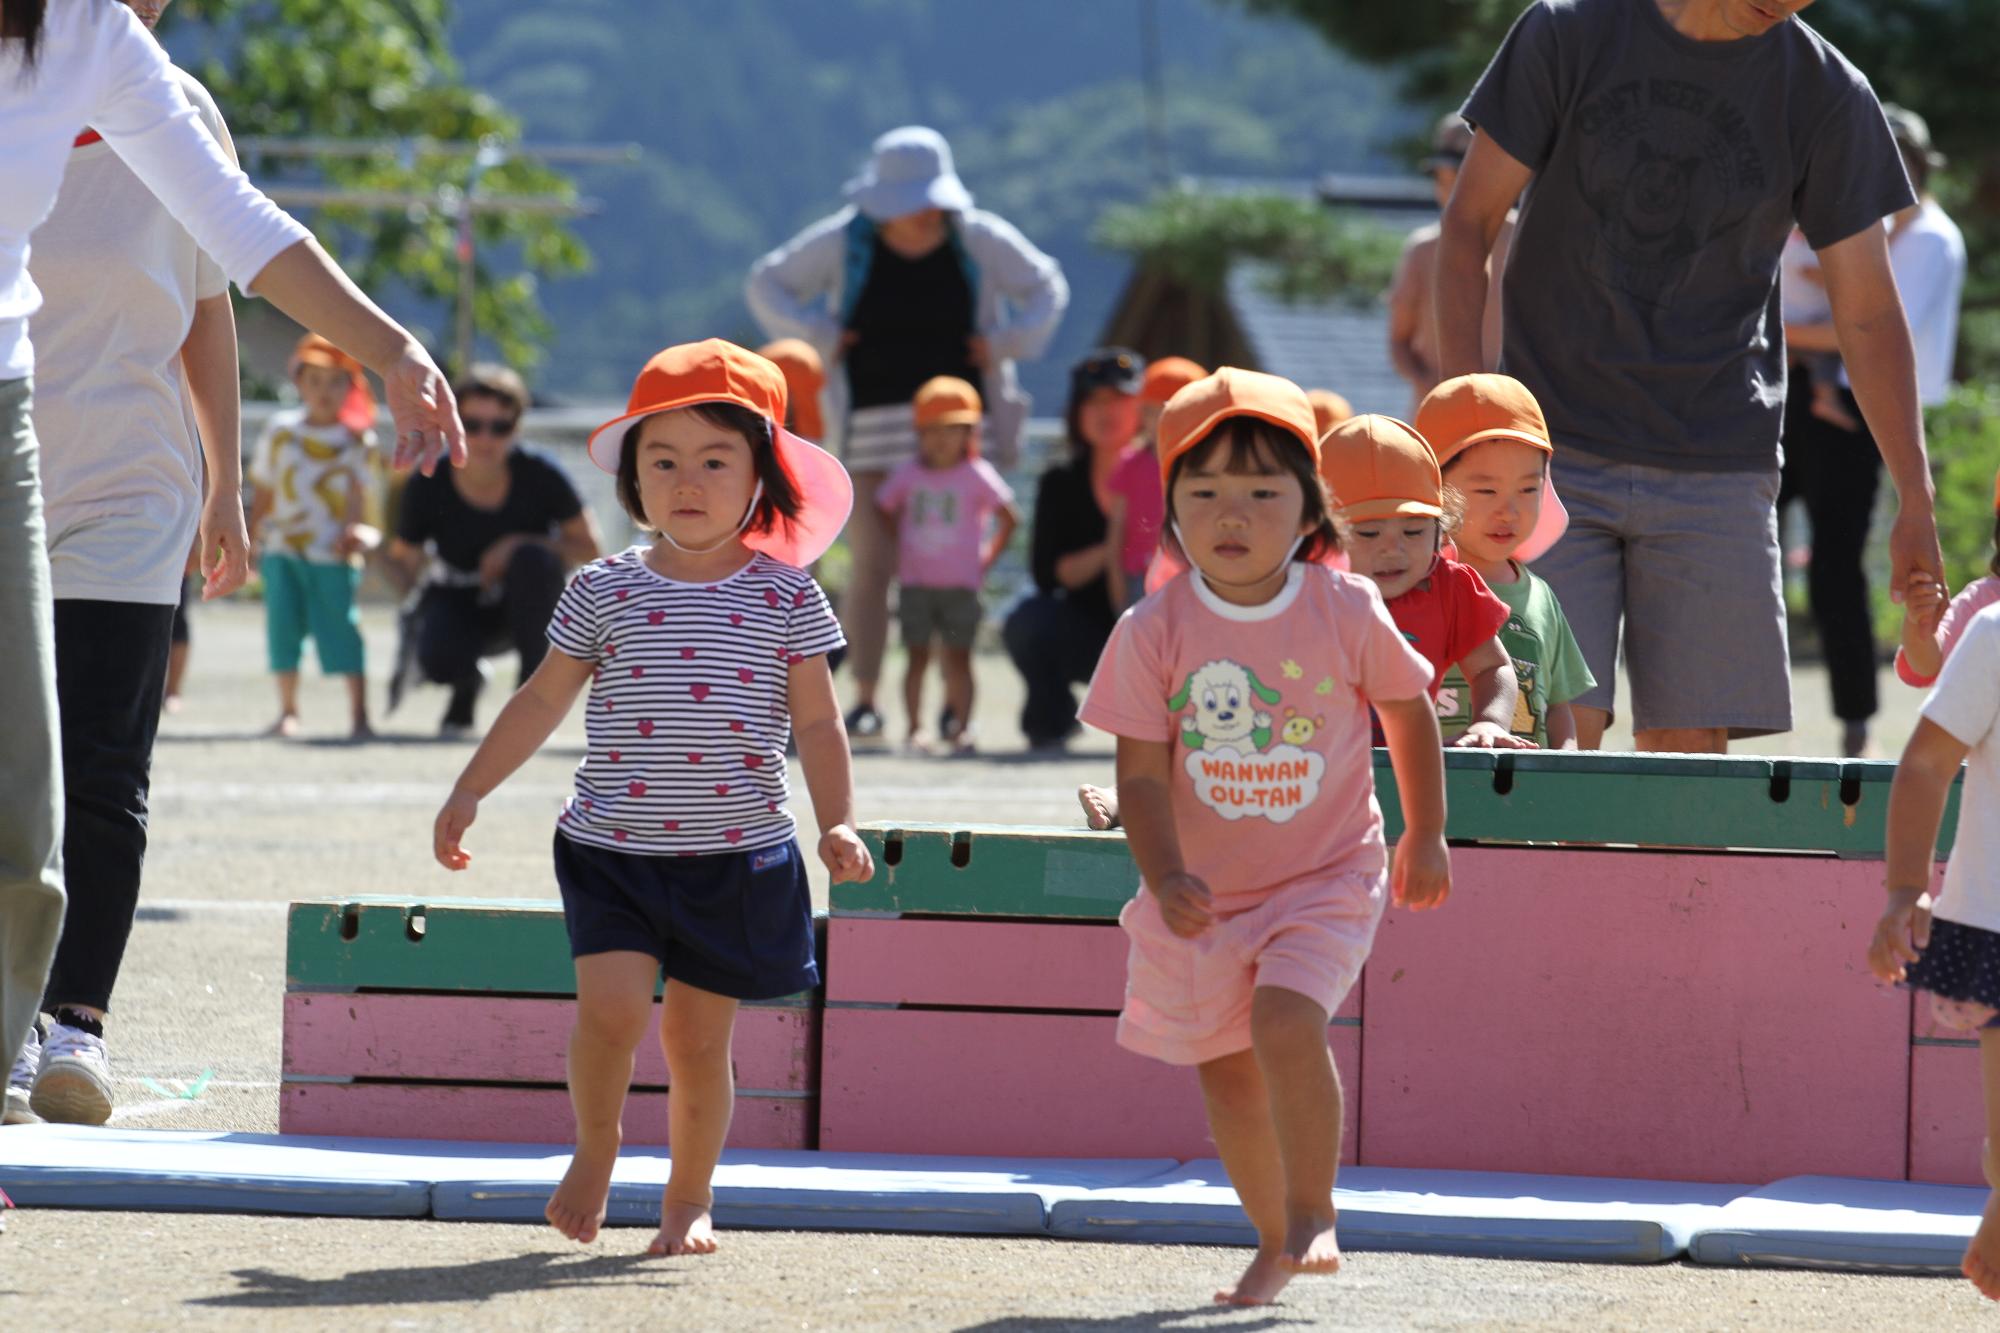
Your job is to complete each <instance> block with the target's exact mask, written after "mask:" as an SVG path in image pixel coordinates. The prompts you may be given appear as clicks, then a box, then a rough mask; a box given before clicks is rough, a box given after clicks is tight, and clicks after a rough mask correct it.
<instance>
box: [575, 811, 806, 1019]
mask: <svg viewBox="0 0 2000 1333" xmlns="http://www.w3.org/2000/svg"><path fill="white" fill-rule="evenodd" d="M555 854H556V884H557V886H558V887H560V888H561V890H562V901H563V921H564V923H565V924H566V925H567V926H568V927H569V951H570V956H571V957H573V958H581V957H582V956H583V955H585V954H593V953H609V952H612V951H614V950H630V951H632V952H634V953H649V954H651V955H653V957H655V958H657V959H659V960H660V968H661V970H662V971H664V972H665V973H666V975H667V977H668V978H669V979H670V980H673V981H679V982H682V983H684V984H686V985H689V986H694V987H697V988H699V989H701V990H705V991H712V992H713V993H715V994H717V995H727V996H730V997H731V998H733V999H738V1000H775V999H777V998H779V997H780V996H785V995H795V994H797V993H798V992H800V991H807V990H812V989H814V988H815V987H817V986H818V985H819V964H818V963H817V962H816V961H815V960H814V957H813V919H812V890H811V889H810V888H809V887H808V886H807V883H806V867H805V860H804V858H803V857H802V856H801V855H800V853H799V844H798V842H797V840H793V841H790V842H781V843H779V844H777V845H776V846H773V847H762V848H758V849H757V850H755V851H747V852H720V853H717V854H715V855H712V856H643V855H638V854H635V853H631V852H614V851H610V850H608V849H606V848H603V847H593V846H591V845H590V844H588V843H582V842H575V841H572V840H571V839H570V838H569V837H568V836H566V835H564V834H562V833H557V834H556V848H555Z"/></svg>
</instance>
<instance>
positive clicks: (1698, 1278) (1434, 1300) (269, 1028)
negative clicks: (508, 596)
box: [0, 604, 1987, 1331]
mask: <svg viewBox="0 0 2000 1333" xmlns="http://www.w3.org/2000/svg"><path fill="white" fill-rule="evenodd" d="M196 617H197V618H196V625H195V630H196V646H195V654H196V656H195V662H194V667H193V671H192V673H191V676H190V697H189V700H188V705H187V707H186V709H185V710H184V711H183V712H182V713H180V714H179V715H177V716H175V717H173V718H170V719H169V720H168V722H167V725H166V727H165V728H164V730H163V733H162V737H161V742H160V747H159V754H158V758H157V762H156V766H155V787H154V796H155V816H154V826H153V827H154V833H153V850H152V855H151V858H150V860H149V863H148V866H147V875H146V895H145V900H144V904H143V905H142V907H141V909H140V914H139V922H138V925H137V927H136V929H135V930H134V933H133V938H132V948H131V952H130V954H129V955H128V958H127V961H126V966H125V971H124V974H123V977H122V978H121V980H120V983H119V992H118V999H117V1007H116V1009H115V1011H114V1013H113V1019H112V1027H111V1034H112V1040H113V1052H114V1058H115V1061H116V1069H117V1073H118V1075H119V1078H118V1095H119V1099H120V1110H119V1112H118V1116H117V1123H119V1124H123V1125H134V1126H137V1125H148V1126H159V1127H163V1128H164V1127H189V1128H209V1129H238V1130H251V1131H262V1132H269V1131H273V1130H275V1129H276V1128H277V1078H278V1036H279V1006H280V994H281V992H282V989H283V978H284V942H283V921H284V917H283V904H284V902H285V901H287V900H288V899H291V898H295V897H315V896H328V895H337V894H343V893H355V892H369V893H412V894H422V895H432V896H437V895H443V894H447V893H452V894H463V895H479V896H520V897H535V898H546V897H550V896H552V895H553V887H552V885H551V884H550V882H549V875H548V841H549V835H550V827H551V825H550V821H551V818H552V816H553V811H554V808H555V805H556V802H557V801H558V800H559V799H560V795H561V793H562V791H563V790H564V787H565V784H566V781H567V777H568V772H569V770H570V768H571V767H573V766H574V764H575V762H576V758H577V755H578V753H579V751H580V746H581V742H582V734H581V728H580V726H578V725H577V724H575V723H571V724H569V725H567V726H566V727H565V728H564V730H563V731H562V732H561V733H560V734H559V735H558V737H557V739H556V741H555V742H554V743H553V744H552V745H551V747H550V749H549V750H548V751H546V752H545V753H543V754H542V755H540V756H538V757H537V758H536V759H534V760H533V761H531V762H530V763H529V764H528V765H527V767H526V768H524V769H523V770H522V772H521V773H520V774H519V775H518V776H517V777H516V778H515V779H514V781H513V782H512V783H511V784H509V785H508V786H507V787H505V788H503V789H502V790H501V791H500V792H499V793H498V794H497V795H496V796H495V797H494V798H493V799H492V800H491V801H489V802H488V803H487V806H486V808H485V810H484V811H483V813H482V817H481V820H480V823H479V824H478V825H477V826H476V827H475V829H474V830H473V834H472V838H471V841H470V843H469V846H470V847H471V848H472V850H473V852H474V854H475V856H476V858H477V860H476V864H475V868H474V869H473V870H472V871H471V872H469V873H468V874H466V875H461V876H456V877H454V876H449V875H447V874H446V873H445V872H444V871H442V870H440V869H439V868H438V867H437V866H436V865H434V864H433V863H432V862H431V860H430V857H429V850H428V849H429V829H430V821H431V817H432V815H433V813H434V812H435V810H436V806H437V803H438V801H439V799H440V798H441V797H442V795H443V794H444V792H445V790H446V788H447V787H448V786H449V784H450V781H451V779H452V777H453V776H454V775H455V774H456V772H457V770H458V767H459V766H460V765H461V764H462V763H463V762H464V759H465V757H466V755H467V754H468V753H469V752H470V749H469V746H468V745H467V744H465V743H441V742H437V741H434V740H431V739H430V738H429V732H430V730H431V726H432V724H433V723H434V722H435V720H436V718H437V715H438V714H439V713H440V712H441V711H442V708H443V704H444V700H443V696H442V694H441V693H439V692H437V691H423V692H420V693H418V694H417V695H416V696H415V697H414V698H413V699H412V700H410V701H408V702H406V703H405V705H404V708H403V711H402V712H401V713H399V714H398V715H397V716H395V717H393V718H390V719H387V720H386V724H385V727H386V732H387V734H386V735H385V737H384V738H383V739H382V740H381V741H379V742H377V743H374V744H371V745H366V746H351V745H347V744H345V743H343V742H342V741H341V740H340V734H341V732H342V731H343V730H344V726H343V725H342V723H343V717H342V702H341V697H340V693H339V689H338V686H337V684H330V683H328V682H325V681H320V680H317V679H310V678H309V680H308V682H307V688H306V691H305V707H306V710H307V711H306V725H307V734H306V736H305V738H304V739H302V740H299V741H295V742H290V743H278V742H272V741H266V740H260V739H258V738H257V737H256V733H257V732H258V731H259V730H260V729H261V728H262V727H263V726H264V725H265V724H266V723H267V722H268V721H269V720H270V715H271V710H272V707H273V704H272V696H271V693H270V689H269V685H268V682H267V681H266V680H265V679H264V677H263V675H262V656H263V654H262V645H261V620H260V617H259V611H258V608H256V607H255V606H254V605H250V604H231V605H227V606H223V607H203V608H199V609H198V610H197V613H196ZM366 619H367V628H368V631H369V649H370V654H371V657H370V660H371V662H373V663H375V664H376V672H377V674H378V676H379V674H380V672H381V669H382V664H385V663H386V662H387V661H388V660H389V653H390V650H391V643H390V639H389V622H388V617H387V615H386V613H384V612H383V611H382V610H381V609H380V608H374V607H371V608H369V609H368V612H367V614H366ZM981 680H982V685H983V686H984V687H985V689H986V691H987V692H986V694H985V695H984V697H983V699H982V702H981V705H980V709H979V715H980V716H979V721H980V726H981V733H982V735H983V736H984V738H985V740H986V743H987V745H988V748H989V750H990V751H991V753H990V754H989V755H988V756H986V757H984V758H981V759H977V760H963V761H959V760H955V761H938V760H921V759H909V758H904V757H901V756H897V755H890V754H876V755H863V756H860V757H858V758H857V765H856V767H857V776H858V781H859V783H860V789H861V797H862V809H863V817H864V818H881V817H887V816H890V815H895V816H898V817H905V818H910V819H923V818H936V819H953V818H957V819H963V818H965V817H966V815H967V812H968V811H971V810H975V809H976V810H978V811H979V817H980V818H981V819H985V820H997V821H1004V822H1020V823H1051V822H1062V823H1067V822H1071V821H1072V820H1073V818H1074V811H1075V805H1074V803H1073V800H1072V797H1071V794H1070V793H1071V792H1072V790H1073V788H1074V786H1075V784H1076V783H1077V782H1079V781H1084V780H1092V779H1101V778H1102V777H1104V776H1105V775H1106V774H1107V772H1108V768H1109V746H1108V743H1106V742H1105V741H1104V740H1103V738H1101V737H1100V738H1087V739H1085V740H1083V741H1081V742H1080V743H1079V744H1078V745H1077V747H1076V749H1075V750H1074V752H1073V753H1072V754H1071V755H1070V756H1068V757H1066V758H1063V759H1059V760H1051V761H1041V762H1037V761H1031V760H1028V759H1027V758H1025V757H1024V756H1022V755H1020V754H1019V753H1018V749H1019V737H1018V734H1017V733H1016V731H1015V729H1014V727H1013V726H1012V723H1011V717H1012V712H1013V709H1014V708H1015V707H1016V706H1017V704H1018V690H1017V688H1016V686H1015V685H1014V682H1013V676H1012V673H1011V671H1009V670H1008V669H1007V668H1006V666H1005V664H1004V662H1001V661H998V660H987V661H984V662H982V677H981ZM1884 688H1885V695H1886V698H1885V702H1886V703H1887V704H1888V706H1889V709H1890V712H1889V713H1888V715H1887V716H1885V717H1884V718H1883V720H1882V725H1881V729H1880V734H1881V736H1882V738H1883V740H1884V741H1885V742H1886V743H1887V744H1888V745H1889V746H1890V747H1892V752H1893V747H1894V746H1896V745H1899V744H1900V741H1901V739H1902V737H1903V735H1905V734H1906V733H1907V729H1908V727H1909V726H1910V724H1911V719H1912V718H1913V717H1914V715H1915V709H1916V704H1917V702H1918V699H1917V696H1916V693H1915V692H1914V691H1908V690H1904V689H1902V687H1900V686H1897V685H1895V684H1894V683H1893V682H1891V683H1888V684H1885V687H1884ZM1797 692H1798V695H1799V705H1800V711H1801V715H1802V721H1801V729H1800V730H1799V731H1798V732H1795V733H1793V734H1792V735H1791V736H1788V737H1781V738H1777V739H1775V740H1774V741H1771V742H1766V743H1765V744H1766V745H1767V746H1769V747H1770V748H1771V749H1772V750H1773V751H1785V752H1790V753H1800V754H1827V753H1831V752H1832V746H1833V744H1834V736H1835V732H1834V726H1833V723H1832V721H1831V720H1830V719H1829V718H1828V717H1826V716H1825V712H1824V707H1825V705H1824V696H1825V681H1824V677H1823V676H1822V675H1821V674H1819V673H1817V672H1811V671H1805V672H1801V673H1800V677H1799V680H1798V682H1797ZM498 693H499V692H498V691H495V695H496V698H494V699H491V700H489V701H488V702H487V705H486V706H485V708H484V709H483V710H482V714H483V716H486V717H490V716H491V713H492V711H493V708H494V707H495V706H497V695H498ZM379 721H380V720H378V722H379ZM1615 739H1616V738H1614V740H1615ZM796 785H797V784H796V783H795V787H796ZM816 892H818V893H819V894H820V895H821V896H822V900H823V894H824V885H823V883H820V884H818V885H816ZM204 1078H205V1079H206V1083H205V1084H204V1085H202V1086H201V1087H200V1091H199V1095H198V1096H195V1097H194V1098H192V1099H189V1098H187V1097H185V1096H183V1095H181V1094H183V1093H185V1092H186V1091H188V1090H190V1089H193V1088H194V1087H195V1086H196V1085H197V1084H198V1083H200V1082H201V1080H203V1079H204ZM0 1132H4V1131H0ZM645 1240H646V1233H645V1232H643V1231H638V1230H623V1229H621V1230H612V1231H609V1232H607V1233H606V1236H605V1237H604V1238H603V1239H601V1240H600V1241H599V1242H598V1243H597V1244H596V1245H595V1246H592V1247H590V1248H588V1249H579V1248H577V1247H566V1246H565V1245H564V1244H563V1243H562V1242H560V1241H559V1240H557V1239H556V1238H555V1237H554V1236H552V1235H550V1234H548V1233H546V1232H543V1231H541V1230H539V1229H536V1228H531V1227H521V1226H490V1225H475V1224H461V1223H436V1222H368V1221H346V1220H335V1219H279V1218H261V1217H229V1216H189V1215H176V1216H169V1215H162V1214H136V1213H88V1212H55V1211H39V1210H28V1211H22V1212H16V1213H13V1214H11V1215H10V1229H9V1231H8V1232H7V1234H6V1236H5V1238H4V1239H0V1329H11V1328H15V1327H19V1328H22V1329H42V1328H62V1327H105V1328H110V1327H115V1328H128V1327H132V1328H136V1327H156V1326H160V1325H164V1324H169V1323H175V1324H179V1323H191V1324H200V1325H210V1324H213V1325H219V1326H232V1327H256V1328H259V1329H292V1328H299V1329H304V1328H322V1327H326V1326H328V1325H331V1324H334V1323H336V1322H338V1323H341V1324H345V1325H350V1326H355V1327H367V1328H415V1327H436V1326H445V1325H459V1324H468V1323H473V1322H477V1323H478V1324H480V1325H481V1326H486V1327H495V1328H514V1327H524V1328H525V1327H534V1328H538V1329H539V1328H569V1327H583V1326H593V1327H599V1326H608V1327H623V1326H630V1325H637V1324H638V1323H639V1322H640V1321H642V1320H659V1319H666V1320H670V1321H673V1322H674V1323H676V1324H679V1325H682V1326H695V1327H729V1328H745V1329H750V1328H759V1329H761V1328H827V1327H842V1328H878V1327H879V1328H966V1329H1008V1330H1023V1331H1026V1330H1037V1331H1039V1330H1058V1329H1072V1328H1074V1329H1100V1328H1102V1329H1125V1328H1130V1329H1209V1328H1229V1329H1236V1328H1253V1329H1263V1328H1276V1327H1287V1326H1320V1327H1354V1328H1451V1329H1462V1328H1520V1327H1528V1326H1532V1327H1547V1328H1562V1329H1604V1328H1642V1327H1643V1328H1660V1327H1673V1328H1747V1327H1756V1328H1798V1329H1808V1328H1811V1329H1820V1328H1831V1327H1861V1326H1864V1325H1872V1326H1877V1327H1880V1326H1882V1325H1885V1324H1889V1323H1896V1324H1903V1325H1913V1326H1917V1327H1925V1326H1928V1327H1934V1328H1940V1329H1942V1328H1950V1327H1956V1326H1960V1325H1961V1324H1964V1325H1969V1324H1970V1321H1972V1320H1974V1319H1977V1318H1980V1317H1982V1315H1984V1314H1985V1313H1987V1312H1985V1311H1984V1310H1983V1309H1982V1308H1981V1306H1980V1303H1979V1302H1978V1301H1977V1299H1976V1298H1975V1297H1974V1296H1973V1294H1972V1293H1971V1291H1970V1289H1969V1288H1968V1287H1966V1286H1965V1285H1964V1284H1962V1283H1959V1282H1953V1281H1942V1280H1929V1279H1912V1278H1893V1277H1873V1276H1847V1275H1841V1276H1831V1275H1822V1274H1812V1273H1782V1272H1750V1271H1734V1270H1717V1269H1701V1268H1695V1267H1692V1266H1684V1265H1668V1266H1663V1267H1657V1268H1623V1267H1619V1268H1611V1267H1591V1266H1582V1265H1554V1264H1529V1263H1503V1262H1489V1261H1477V1260H1464V1259H1433V1258H1421V1257H1415V1256H1407V1255H1361V1256H1357V1257H1355V1258H1353V1259H1352V1260H1351V1261H1350V1263H1349V1266H1348V1271H1347V1272H1345V1273H1344V1274H1343V1275H1341V1276H1340V1277H1338V1278H1336V1279H1332V1280H1311V1281H1303V1282H1300V1283H1298V1284H1295V1285H1294V1287H1293V1288H1292V1289H1291V1291H1290V1292H1288V1293H1287V1296H1286V1299H1285V1302H1284V1304H1283V1305H1281V1306H1280V1307H1278V1308H1277V1309H1275V1310H1271V1311H1262V1312H1227V1311H1216V1310H1212V1309H1210V1308H1208V1307H1207V1306H1206V1305H1205V1303H1204V1302H1205V1301H1206V1298H1207V1296H1208V1293H1209V1292H1210V1291H1211V1290H1212V1289H1213V1287H1214V1286H1215V1285H1216V1284H1217V1283H1219V1282H1222V1281H1225V1280H1226V1279H1228V1278H1230V1277H1231V1276H1233V1275H1234V1273H1235V1272H1236V1271H1237V1269H1238V1268H1239V1267H1240V1266H1241V1263H1242V1262H1243V1259H1244V1257H1245V1256H1244V1255H1243V1254H1242V1253H1241V1252H1238V1251H1229V1250H1215V1249H1177V1248H1168V1247H1141V1246H1130V1247H1128V1246H1106V1245H1083V1244H1074V1243H1066V1242H1054V1241H1027V1240H991V1239H958V1238H947V1237H908V1236H838V1237H836V1236H828V1235H806V1234H791V1233H741V1232H739V1233H729V1234H728V1235H727V1236H726V1237H725V1240H726V1243H727V1249H726V1251H725V1252H724V1253H723V1254H721V1255H718V1256H716V1257H714V1258H711V1259H706V1260H645V1259H643V1258H641V1257H640V1256H639V1255H638V1254H637V1253H636V1252H637V1251H638V1250H640V1249H641V1248H642V1247H643V1244H644V1241H645Z"/></svg>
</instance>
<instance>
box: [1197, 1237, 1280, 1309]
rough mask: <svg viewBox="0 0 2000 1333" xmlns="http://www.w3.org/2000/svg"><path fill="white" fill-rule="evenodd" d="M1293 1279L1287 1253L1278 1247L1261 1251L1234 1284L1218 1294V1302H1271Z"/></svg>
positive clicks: (1248, 1303)
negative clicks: (1278, 1250)
mask: <svg viewBox="0 0 2000 1333" xmlns="http://www.w3.org/2000/svg"><path fill="white" fill-rule="evenodd" d="M1291 1280H1292V1269H1291V1267H1290V1266H1289V1265H1288V1264H1287V1263H1286V1261H1285V1256H1284V1255H1282V1254H1280V1253H1278V1252H1276V1251H1274V1250H1258V1251H1257V1257H1256V1258H1255V1259H1252V1260H1251V1261H1250V1266H1249V1267H1248V1268H1246V1269H1244V1270H1243V1276H1242V1277H1239V1278H1237V1279H1236V1285H1235V1286H1233V1287H1224V1288H1223V1289H1222V1290H1221V1291H1218V1292H1216V1293H1215V1303H1216V1304H1217V1305H1269V1304H1270V1303H1271V1302H1272V1301H1275V1300H1276V1299H1278V1293H1279V1292H1281V1291H1283V1290H1284V1289H1285V1284H1286V1283H1287V1282H1290V1281H1291Z"/></svg>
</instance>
